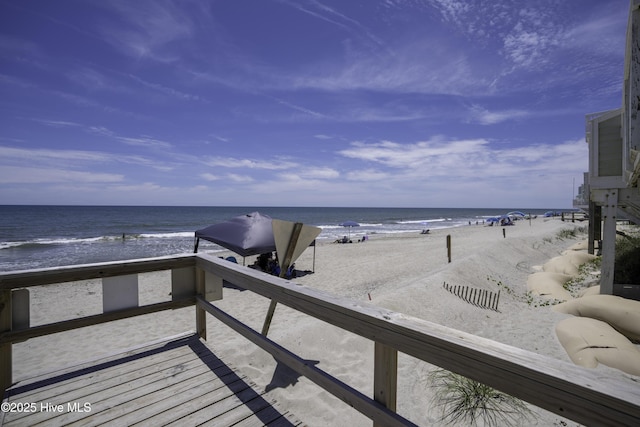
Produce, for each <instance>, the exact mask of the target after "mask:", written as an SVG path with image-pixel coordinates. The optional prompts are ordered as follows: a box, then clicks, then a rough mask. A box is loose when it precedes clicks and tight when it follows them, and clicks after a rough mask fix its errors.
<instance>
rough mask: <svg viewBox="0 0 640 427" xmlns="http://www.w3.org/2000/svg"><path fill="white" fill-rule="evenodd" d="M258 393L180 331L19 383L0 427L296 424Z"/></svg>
mask: <svg viewBox="0 0 640 427" xmlns="http://www.w3.org/2000/svg"><path fill="white" fill-rule="evenodd" d="M263 393H264V391H260V390H258V389H257V387H256V386H255V384H253V383H252V382H251V381H249V380H248V379H247V378H246V377H244V376H242V375H241V374H240V373H238V372H236V371H235V370H234V369H233V368H232V367H231V366H229V365H228V364H226V363H225V362H223V361H222V360H221V359H219V358H218V357H217V356H216V355H215V354H214V353H213V352H212V351H211V350H210V349H209V348H208V347H207V346H206V345H205V344H204V343H203V342H202V341H201V340H200V339H199V338H198V337H197V335H186V334H185V335H181V336H178V337H172V338H168V339H165V340H163V341H157V342H154V343H150V344H147V345H144V346H142V347H138V348H136V349H133V350H129V351H126V352H123V353H119V354H117V355H113V356H110V357H107V358H103V359H99V360H94V361H91V362H87V363H84V364H82V365H79V366H74V367H70V368H66V369H63V370H60V371H56V372H52V373H50V374H46V375H40V376H37V377H34V378H31V379H28V380H23V381H20V382H18V383H16V384H14V385H13V386H12V387H11V388H9V389H8V390H7V391H6V394H5V400H4V401H3V412H2V418H1V419H0V421H1V422H0V425H2V426H14V425H34V424H37V423H44V424H46V425H56V426H60V425H76V424H82V425H98V424H103V423H106V422H116V423H117V424H118V425H134V424H140V425H173V424H175V425H200V424H207V425H208V424H211V425H216V426H230V425H238V426H240V425H242V426H265V425H268V426H297V425H300V424H301V423H300V421H298V420H297V419H295V417H294V416H292V415H291V414H290V413H288V412H287V411H283V410H281V409H279V408H278V407H277V406H276V403H275V402H274V401H268V400H267V399H265V396H263ZM7 408H8V409H10V411H5V410H4V409H7ZM11 409H13V411H11Z"/></svg>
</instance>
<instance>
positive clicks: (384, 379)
mask: <svg viewBox="0 0 640 427" xmlns="http://www.w3.org/2000/svg"><path fill="white" fill-rule="evenodd" d="M374 352H375V353H374V367H373V398H374V400H375V401H376V402H378V403H381V404H382V405H384V406H385V407H387V408H388V409H390V410H392V411H394V412H395V411H396V402H397V391H398V351H397V350H396V349H394V348H392V347H389V346H387V345H384V344H380V343H379V342H377V341H376V343H375V349H374ZM373 426H374V427H378V426H382V424H380V423H377V422H375V421H374V423H373Z"/></svg>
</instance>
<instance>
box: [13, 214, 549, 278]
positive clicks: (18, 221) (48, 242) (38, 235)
mask: <svg viewBox="0 0 640 427" xmlns="http://www.w3.org/2000/svg"><path fill="white" fill-rule="evenodd" d="M513 210H521V211H523V212H525V213H531V214H532V215H543V214H544V213H545V212H546V211H548V209H534V210H530V209H519V208H517V207H516V208H501V209H458V208H457V209H447V208H330V207H313V208H310V207H295V208H289V207H175V206H174V207H157V206H153V207H149V206H145V207H142V206H0V271H14V270H27V269H33V268H45V267H55V266H60V265H75V264H87V263H93V262H104V261H117V260H124V259H135V258H146V257H154V256H162V255H171V254H178V253H187V252H193V248H194V242H195V239H194V232H195V230H198V229H201V228H204V227H206V226H209V225H211V224H215V223H218V222H222V221H226V220H228V219H230V218H232V217H234V216H238V215H243V214H247V213H250V212H256V211H257V212H260V213H261V214H263V215H268V216H270V217H272V218H277V219H281V220H285V221H294V222H302V223H304V224H308V225H314V226H318V227H320V228H322V233H321V234H320V236H319V237H318V239H319V241H322V240H325V241H327V240H328V241H333V240H335V239H337V238H340V237H342V236H344V235H347V234H349V233H350V234H351V238H352V239H353V240H355V239H358V238H360V237H361V236H362V235H364V234H370V235H371V234H389V233H417V232H420V231H421V230H423V229H425V228H429V229H432V230H434V229H438V228H450V227H460V226H464V225H468V224H469V222H471V223H472V224H475V222H476V221H478V222H480V223H482V221H483V220H485V219H486V218H488V217H491V216H497V215H503V214H505V213H507V212H510V211H513ZM348 220H350V221H356V222H358V223H359V224H360V226H359V227H354V228H351V229H346V228H345V227H342V226H340V224H341V223H342V222H345V221H348ZM123 237H124V238H123ZM199 251H200V252H203V251H206V252H214V253H215V252H223V251H225V249H224V248H222V247H220V246H218V245H215V244H214V243H210V242H203V241H201V242H200V247H199Z"/></svg>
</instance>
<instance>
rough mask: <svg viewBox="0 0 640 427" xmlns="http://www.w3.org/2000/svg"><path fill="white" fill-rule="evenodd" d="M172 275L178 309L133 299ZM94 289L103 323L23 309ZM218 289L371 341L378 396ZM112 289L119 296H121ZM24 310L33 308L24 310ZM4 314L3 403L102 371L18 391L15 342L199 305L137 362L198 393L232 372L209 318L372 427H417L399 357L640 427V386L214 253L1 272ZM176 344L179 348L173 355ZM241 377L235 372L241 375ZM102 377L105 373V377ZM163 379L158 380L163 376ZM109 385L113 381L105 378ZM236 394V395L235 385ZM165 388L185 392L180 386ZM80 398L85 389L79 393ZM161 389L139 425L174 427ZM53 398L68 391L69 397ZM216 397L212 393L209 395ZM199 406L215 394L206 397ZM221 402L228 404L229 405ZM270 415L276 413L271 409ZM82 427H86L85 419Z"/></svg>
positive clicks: (573, 413) (565, 413)
mask: <svg viewBox="0 0 640 427" xmlns="http://www.w3.org/2000/svg"><path fill="white" fill-rule="evenodd" d="M165 270H171V272H172V273H171V277H172V297H171V298H172V299H171V300H169V301H164V302H159V303H154V304H148V305H139V304H138V299H137V295H135V291H136V290H137V275H138V274H142V273H148V272H154V271H165ZM96 278H100V279H103V292H104V294H105V295H104V298H103V300H104V301H105V303H104V305H105V307H104V312H103V313H102V314H98V315H92V316H88V317H81V318H75V319H72V320H66V321H61V322H56V323H51V324H47V325H41V326H30V325H29V321H28V309H27V308H26V307H28V293H27V290H28V289H29V288H32V287H36V286H42V285H47V284H53V283H65V282H74V281H79V280H88V279H96ZM223 282H226V283H229V284H233V285H234V286H237V287H240V288H243V289H246V290H248V291H251V292H255V293H257V294H259V295H261V296H263V297H265V298H267V299H270V300H272V301H274V302H277V303H279V304H284V305H286V306H288V307H290V308H292V309H295V310H298V311H299V312H302V313H305V314H307V315H309V316H313V317H315V318H317V319H320V320H322V321H324V322H327V323H329V324H331V325H334V326H337V327H339V328H342V329H344V330H345V331H348V332H350V333H353V334H356V335H359V336H361V337H364V338H367V339H369V340H372V341H373V342H374V344H375V345H374V353H375V355H374V356H375V357H374V367H373V372H372V375H373V378H374V381H373V383H374V387H373V390H371V393H370V394H364V393H362V392H360V391H358V390H356V389H354V388H353V387H351V386H349V385H348V384H346V383H344V382H342V381H341V380H339V379H337V378H335V377H333V376H332V375H330V374H329V373H327V372H325V371H323V370H321V369H319V368H318V367H316V366H315V364H313V363H309V362H308V361H307V360H305V359H303V358H302V357H300V356H298V355H296V354H295V353H294V352H292V351H291V350H289V349H287V348H284V347H283V346H281V345H279V344H278V343H276V342H274V341H272V340H271V339H269V338H268V337H267V336H265V335H263V334H261V333H259V332H257V331H256V330H254V329H252V328H250V327H248V326H247V325H245V324H243V323H242V322H240V321H239V320H237V319H235V318H233V317H232V316H230V315H229V314H228V313H226V312H224V311H223V310H221V309H220V308H219V307H217V306H216V305H215V304H214V303H212V302H211V301H215V300H219V299H221V298H222V289H223ZM116 289H117V292H114V291H115V290H116ZM243 294H244V293H243ZM25 300H26V301H27V303H26V304H25ZM0 306H1V307H2V311H1V313H0V331H2V332H1V333H0V380H1V384H2V389H3V390H8V392H7V393H5V401H4V402H3V403H11V402H17V401H20V397H21V395H23V393H24V392H25V390H29V392H36V391H38V390H37V389H38V388H39V387H41V388H42V389H43V390H44V389H48V388H51V387H55V386H60V387H67V385H66V384H68V383H67V382H65V381H67V380H69V378H68V376H69V375H72V376H73V375H76V376H74V377H73V379H74V380H82V381H85V379H84V377H83V378H80V376H81V375H83V374H84V373H86V372H90V371H91V369H94V370H95V369H97V368H96V367H95V365H94V366H93V368H90V367H82V368H80V369H79V370H75V371H73V373H72V374H70V373H69V372H68V371H65V372H66V373H63V374H60V373H58V375H57V376H56V374H55V373H53V374H52V375H51V376H49V377H41V378H39V379H38V380H36V381H35V382H30V383H26V384H21V383H20V382H18V383H17V384H14V383H13V379H12V357H11V353H12V351H11V347H12V344H13V343H17V342H21V341H25V340H28V339H30V338H34V337H39V336H44V335H49V334H55V333H58V332H62V331H67V330H71V329H75V328H80V327H88V326H92V325H97V324H101V323H106V322H111V321H114V320H118V319H124V318H130V317H134V316H138V315H142V314H150V313H157V312H160V311H163V310H172V309H175V308H181V307H188V306H195V319H196V322H195V330H196V333H197V336H189V337H183V338H182V339H183V340H184V339H187V340H188V343H186V344H185V343H184V342H182V341H180V342H178V343H176V340H175V339H174V340H173V341H171V340H169V341H167V342H166V343H165V344H162V345H160V344H157V345H156V347H154V348H155V350H154V349H151V350H150V349H147V350H143V351H142V353H143V355H144V357H146V356H151V355H152V356H153V358H151V357H149V359H148V360H150V361H151V360H152V362H150V363H151V364H152V365H153V364H156V365H158V364H159V365H162V366H165V365H166V359H168V358H170V357H171V358H173V357H180V358H185V362H184V363H185V364H186V363H189V364H190V365H189V366H193V369H200V371H192V372H194V373H195V372H199V374H197V375H192V377H191V381H200V382H202V380H204V378H201V375H209V374H210V373H211V372H214V371H215V369H217V368H215V369H214V367H213V364H215V365H216V366H218V365H220V366H221V367H222V368H225V365H228V364H226V363H225V362H223V361H219V360H218V359H217V356H215V355H214V354H209V353H210V350H207V349H204V348H203V344H204V343H205V340H206V336H207V331H206V316H207V314H210V315H212V316H214V317H215V318H216V319H218V320H219V321H220V322H222V323H223V324H225V325H227V326H229V327H230V328H232V329H233V330H234V331H235V332H236V333H238V334H240V335H242V336H244V337H245V338H246V339H248V340H250V341H251V342H252V343H254V344H255V345H257V346H258V347H260V348H261V349H263V350H265V351H267V352H269V353H270V354H271V355H272V356H273V357H274V358H275V359H276V360H277V361H278V363H281V364H284V365H286V366H287V367H289V368H290V369H292V370H293V371H295V372H296V373H298V374H299V375H302V376H305V377H306V378H308V379H309V380H310V381H311V382H313V383H315V384H316V385H318V386H319V387H321V388H323V389H324V390H325V391H326V392H328V393H331V394H332V395H334V396H336V397H338V398H339V399H341V400H342V401H343V402H345V404H347V405H349V406H351V407H353V408H355V409H356V410H358V411H360V412H361V413H362V414H364V415H366V416H367V417H369V418H370V419H371V420H372V421H373V425H376V426H382V425H390V426H406V425H414V424H413V423H412V422H410V421H409V420H407V419H406V418H405V417H403V416H402V414H401V413H397V412H396V402H397V400H399V399H400V400H402V399H403V398H404V397H403V396H398V395H397V372H398V352H402V353H405V354H408V355H410V356H413V357H415V358H418V359H420V360H422V361H424V362H426V363H430V364H433V365H436V366H439V367H441V368H443V369H446V370H450V371H453V372H456V373H458V374H461V375H464V376H466V377H469V378H471V379H473V380H476V381H479V382H482V383H485V384H488V385H490V386H492V387H494V388H496V389H499V390H501V391H503V392H505V393H508V394H510V395H513V396H515V397H517V398H520V399H522V400H524V401H526V402H529V403H531V404H533V405H536V406H539V407H541V408H544V409H546V410H548V411H551V412H553V413H556V414H558V415H559V416H562V417H565V418H568V419H571V420H574V421H576V422H578V423H583V424H586V425H617V426H622V425H628V426H632V425H638V420H639V419H640V388H638V387H637V384H635V383H634V384H632V381H628V382H624V381H620V380H613V379H609V378H606V377H604V376H603V374H602V373H596V372H594V371H590V370H587V369H584V368H580V367H577V366H575V365H573V364H570V363H566V362H564V361H560V360H556V359H552V358H549V357H545V356H541V355H538V354H535V353H531V352H528V351H525V350H522V349H519V348H515V347H511V346H508V345H504V344H501V343H497V342H494V341H491V340H487V339H484V338H481V337H477V336H474V335H470V334H467V333H464V332H461V331H457V330H454V329H451V328H447V327H444V326H441V325H437V324H434V323H431V322H427V321H424V320H421V319H417V318H412V317H410V316H406V315H403V314H400V313H396V312H392V311H389V310H386V309H383V308H380V307H376V306H373V305H370V304H367V303H360V302H357V301H353V300H350V299H347V298H340V297H336V296H333V295H330V294H327V293H324V292H321V291H318V290H315V289H310V288H305V287H303V286H300V285H296V284H295V283H292V282H289V281H287V280H284V279H280V278H277V277H274V276H268V275H265V274H263V273H260V272H258V271H255V270H252V269H250V268H247V267H243V266H240V265H236V264H233V263H230V262H227V261H224V260H221V259H218V258H216V257H215V256H212V255H208V254H185V255H177V256H169V257H159V258H149V259H140V260H131V261H119V262H110V263H99V264H89V265H81V266H68V267H58V268H49V269H40V270H28V271H20V272H9V273H0ZM171 342H173V344H168V343H171ZM223 344H224V343H221V344H220V345H223ZM207 348H208V347H207ZM160 349H161V350H162V351H160ZM189 349H190V350H189ZM169 350H171V351H173V350H176V351H178V350H179V353H180V354H177V355H175V356H168V354H169V353H165V351H167V352H168V351H169ZM69 351H72V349H69ZM194 352H195V353H196V354H197V356H196V357H195V358H194V357H193V356H192V355H190V354H191V353H194ZM135 354H138V353H135ZM307 356H308V355H307ZM144 357H143V356H140V357H138V356H133V355H129V356H112V357H111V358H110V359H108V360H107V361H106V362H105V361H104V360H103V361H98V362H97V363H98V365H99V366H102V367H108V368H109V370H110V369H112V368H113V369H115V371H116V372H117V373H118V375H123V374H122V371H121V370H123V369H128V370H129V371H130V372H131V371H132V370H133V371H136V370H137V368H136V369H132V368H131V367H129V368H127V366H130V364H131V363H140V361H141V360H142V359H143V358H144ZM187 359H188V360H191V362H187V361H186V360H187ZM145 360H146V359H145ZM100 363H101V365H100ZM166 366H168V365H166ZM227 367H228V366H227ZM174 368H175V366H174ZM237 368H238V369H240V368H241V367H237ZM143 369H148V368H143ZM167 369H169V372H171V369H173V368H171V367H168V368H167ZM103 371H104V372H106V371H107V369H105V370H103ZM165 371H166V370H161V371H160V372H165ZM101 372H102V371H101ZM127 375H128V374H127ZM132 375H133V374H132ZM216 375H217V378H218V379H217V380H216V381H217V384H218V385H219V387H218V386H216V387H218V388H217V389H216V390H219V391H220V392H221V390H227V389H230V390H231V394H232V395H233V396H232V397H231V398H232V399H233V398H236V399H237V400H239V401H240V402H243V403H245V405H244V408H245V409H243V411H244V412H243V414H245V415H246V417H248V418H246V420H253V424H255V425H270V421H269V422H267V421H266V418H264V417H263V418H261V417H260V416H259V415H260V414H261V413H262V409H258V407H257V406H251V405H250V404H247V403H248V402H249V401H248V400H247V399H246V398H242V397H241V396H240V393H242V392H241V391H239V389H234V388H233V387H231V386H230V384H231V382H229V381H228V380H225V378H227V377H226V375H232V376H233V375H237V374H233V370H232V369H231V370H230V371H227V370H225V371H224V372H223V373H219V374H216ZM176 376H179V375H165V376H163V377H162V378H160V379H159V381H169V380H170V379H173V377H176ZM238 377H240V375H238ZM240 379H241V380H242V381H241V382H244V383H246V384H247V385H248V388H249V389H252V388H253V391H247V392H245V393H249V394H251V395H252V396H253V395H255V394H257V395H259V394H260V393H261V391H260V390H255V387H251V381H250V379H244V378H240ZM236 380H237V379H236ZM87 381H88V380H87ZM105 381H116V380H112V379H109V380H107V379H105ZM76 382H77V381H76ZM102 383H103V381H99V382H98V383H96V385H95V386H96V387H97V386H98V385H99V384H102ZM205 383H207V384H208V383H209V381H205ZM233 383H234V384H235V383H236V381H234V382H233ZM168 386H170V387H174V386H175V387H181V385H179V384H178V385H173V384H172V385H168ZM184 387H185V389H190V388H189V387H187V386H184ZM242 389H243V390H246V389H247V387H244V386H243V388H242ZM78 390H83V388H79V389H78ZM163 390H166V389H165V388H164V387H161V388H159V389H158V390H153V389H151V388H149V393H150V394H149V395H148V396H149V398H151V399H154V400H155V401H157V404H156V405H157V406H153V405H152V406H149V407H148V410H146V411H145V412H144V413H138V414H137V415H136V416H138V417H142V420H143V422H144V420H148V421H147V423H148V424H152V423H153V422H154V421H153V420H156V419H159V420H160V421H163V422H164V421H167V420H165V418H164V417H168V416H170V413H171V411H168V412H167V411H166V408H167V405H169V404H170V402H171V401H172V399H176V398H178V395H177V394H175V395H171V396H163V397H162V398H161V397H156V396H157V394H158V393H162V392H163ZM58 391H59V392H64V391H65V390H58ZM210 392H211V393H213V391H210ZM208 393H209V392H208ZM165 394H166V392H165ZM199 396H200V395H196V394H194V395H192V396H191V398H190V399H189V407H190V408H191V409H190V410H192V411H196V412H197V413H198V414H200V415H202V417H204V418H203V419H205V420H214V421H211V422H216V421H215V420H216V418H212V417H213V415H211V414H209V413H204V412H202V411H204V409H206V408H213V407H214V406H215V405H212V404H211V405H210V401H206V400H205V398H204V397H199ZM202 396H210V395H209V394H206V395H205V394H203V395H202ZM258 397H259V396H258ZM132 398H133V397H132ZM74 399H75V400H74V401H77V402H82V401H83V399H84V401H85V402H86V401H87V400H86V398H83V396H82V395H76V397H75V398H74ZM224 401H228V400H227V399H224ZM90 403H93V405H92V409H94V410H92V411H91V413H88V414H87V413H84V414H83V413H74V414H69V413H67V414H64V416H65V417H71V418H73V417H93V416H95V417H98V416H99V415H100V414H103V415H106V414H109V417H110V418H112V419H113V421H114V422H119V420H120V419H122V420H123V421H122V422H123V423H125V424H126V420H128V419H129V418H127V417H130V416H132V415H119V413H116V412H109V411H113V410H114V409H113V408H111V409H109V408H107V407H105V408H104V410H103V411H101V412H98V408H100V404H99V403H98V402H90ZM121 403H122V404H121V405H120V406H119V407H120V408H125V409H127V410H130V409H129V408H128V406H127V405H126V401H124V402H121ZM412 403H413V404H418V405H426V404H427V402H412ZM267 407H269V406H268V405H267ZM114 408H115V406H114ZM154 408H155V409H154ZM260 408H265V406H264V405H260ZM425 410H428V408H425ZM269 412H270V413H273V414H275V415H274V417H275V419H276V420H279V423H280V425H297V424H299V421H297V420H298V418H296V417H300V418H299V419H302V420H304V414H299V413H295V417H294V416H293V414H291V413H289V412H288V411H287V408H282V409H278V410H275V412H274V411H273V410H270V411H269ZM278 414H279V415H278ZM11 415H12V414H5V416H4V417H3V421H4V422H5V423H7V424H11ZM191 415H193V413H192V414H191ZM245 415H242V416H245ZM35 416H42V415H41V413H36V414H35ZM61 416H62V415H61ZM120 417H123V418H120ZM71 418H70V419H71ZM65 419H66V418H65ZM82 419H83V420H85V421H86V420H88V421H91V419H90V418H82ZM269 419H271V418H269ZM61 420H62V419H61ZM22 421H23V424H30V422H29V417H26V418H24V419H22ZM97 421H99V420H97ZM169 421H170V420H169ZM236 421H237V420H236ZM236 421H228V422H226V424H225V422H223V421H220V422H219V423H216V425H231V424H233V423H235V422H236ZM176 422H177V421H176ZM177 423H179V422H177ZM336 423H338V420H336ZM51 424H56V425H57V424H59V423H57V419H56V418H53V419H52V421H51ZM248 424H251V423H248ZM253 424H252V425H253Z"/></svg>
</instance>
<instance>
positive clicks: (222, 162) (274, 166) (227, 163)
mask: <svg viewBox="0 0 640 427" xmlns="http://www.w3.org/2000/svg"><path fill="white" fill-rule="evenodd" d="M202 162H203V163H204V164H206V165H207V166H214V167H216V166H221V167H226V168H248V169H267V170H281V169H290V168H292V167H296V166H298V164H297V163H293V162H291V161H286V160H277V159H276V160H271V161H268V160H254V159H239V158H234V157H209V158H205V159H203V160H202Z"/></svg>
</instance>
